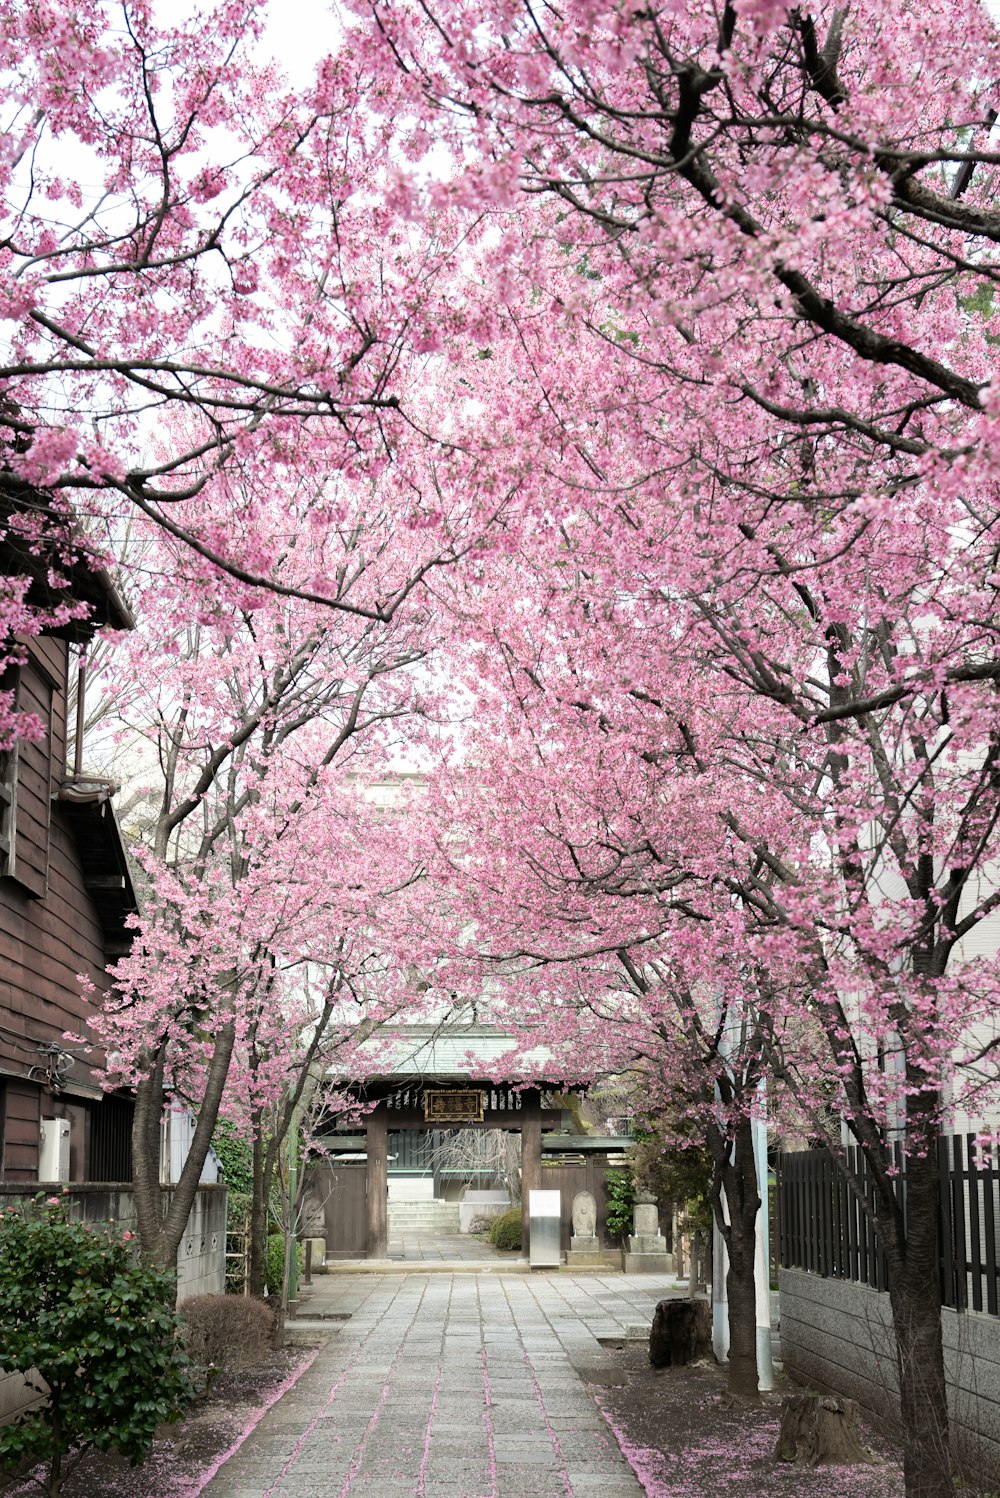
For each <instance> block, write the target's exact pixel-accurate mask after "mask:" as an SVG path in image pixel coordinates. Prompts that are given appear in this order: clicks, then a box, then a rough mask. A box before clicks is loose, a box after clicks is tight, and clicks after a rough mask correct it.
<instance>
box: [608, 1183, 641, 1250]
mask: <svg viewBox="0 0 1000 1498" xmlns="http://www.w3.org/2000/svg"><path fill="white" fill-rule="evenodd" d="M604 1189H605V1191H606V1192H607V1197H608V1215H607V1231H608V1237H609V1238H618V1239H622V1238H624V1236H625V1234H626V1233H630V1232H631V1231H632V1208H633V1207H634V1206H635V1182H634V1180H633V1179H632V1173H631V1171H628V1170H609V1171H608V1172H607V1174H606V1175H605V1177H604Z"/></svg>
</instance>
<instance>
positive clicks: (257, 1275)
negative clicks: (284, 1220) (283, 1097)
mask: <svg viewBox="0 0 1000 1498" xmlns="http://www.w3.org/2000/svg"><path fill="white" fill-rule="evenodd" d="M263 1127H264V1120H263V1112H262V1110H261V1109H260V1108H255V1109H254V1112H253V1118H252V1121H251V1128H252V1129H253V1185H252V1190H251V1196H250V1224H249V1227H250V1255H249V1265H248V1271H247V1293H248V1294H250V1295H254V1296H256V1297H257V1298H258V1299H262V1298H263V1295H264V1280H265V1272H266V1268H267V1199H268V1195H269V1187H270V1181H269V1180H268V1179H267V1171H266V1170H265V1164H266V1160H265V1156H266V1155H267V1153H268V1152H267V1150H266V1149H265V1145H264V1139H263Z"/></svg>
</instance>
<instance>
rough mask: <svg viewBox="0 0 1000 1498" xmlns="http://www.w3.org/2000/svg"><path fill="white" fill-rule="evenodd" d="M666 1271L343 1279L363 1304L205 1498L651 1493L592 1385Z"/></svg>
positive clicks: (645, 1320) (352, 1301)
mask: <svg viewBox="0 0 1000 1498" xmlns="http://www.w3.org/2000/svg"><path fill="white" fill-rule="evenodd" d="M673 1288H674V1287H673V1284H672V1282H670V1281H667V1280H663V1279H660V1278H658V1277H653V1276H645V1275H642V1276H639V1275H636V1276H630V1277H628V1278H626V1277H625V1276H623V1275H621V1274H617V1275H607V1276H605V1275H600V1274H590V1275H570V1274H567V1273H565V1272H560V1273H555V1274H545V1273H538V1272H536V1273H535V1274H533V1275H530V1276H528V1275H524V1274H520V1275H514V1274H504V1273H502V1272H499V1273H497V1274H495V1275H492V1274H491V1275H487V1276H484V1275H482V1274H475V1273H466V1274H454V1275H448V1274H436V1275H433V1274H420V1273H411V1274H408V1275H392V1276H390V1275H363V1276H362V1275H357V1276H348V1275H337V1276H330V1277H328V1278H327V1279H326V1280H325V1281H318V1282H317V1284H316V1286H315V1294H314V1296H313V1297H312V1299H311V1300H310V1302H309V1304H308V1306H306V1307H303V1310H302V1312H301V1315H302V1316H303V1317H305V1316H309V1317H310V1318H316V1317H318V1316H327V1317H334V1316H343V1315H349V1317H350V1319H349V1320H346V1321H344V1322H343V1323H342V1324H341V1326H340V1329H339V1330H338V1331H336V1332H334V1333H332V1334H330V1335H329V1336H328V1337H327V1338H326V1340H325V1343H324V1345H323V1347H322V1349H321V1351H320V1353H319V1356H318V1357H317V1359H316V1361H315V1362H314V1363H313V1365H312V1367H311V1368H310V1369H309V1371H308V1372H307V1373H306V1374H304V1375H303V1377H302V1378H301V1379H300V1380H299V1382H298V1383H297V1384H296V1385H295V1387H294V1388H293V1389H292V1390H291V1391H290V1392H289V1393H288V1394H286V1395H285V1397H284V1398H283V1399H282V1400H280V1401H279V1403H278V1404H276V1405H275V1406H274V1408H273V1409H271V1410H270V1411H269V1412H268V1413H267V1414H266V1415H265V1416H264V1418H263V1419H262V1420H261V1422H260V1424H259V1425H258V1426H257V1428H256V1430H255V1431H254V1432H253V1434H252V1435H251V1436H250V1437H249V1439H248V1440H247V1441H246V1443H245V1444H244V1445H243V1447H242V1448H241V1449H240V1451H239V1452H237V1454H236V1455H235V1456H234V1457H233V1458H232V1460H230V1461H229V1462H227V1463H226V1465H225V1466H224V1467H223V1468H222V1470H221V1472H220V1473H219V1474H218V1476H217V1477H216V1478H215V1479H214V1481H213V1482H212V1483H210V1484H209V1486H208V1487H207V1488H206V1489H205V1498H321V1495H322V1498H349V1495H350V1498H360V1495H364V1498H407V1495H413V1498H573V1495H579V1498H642V1493H643V1489H642V1487H641V1485H640V1484H639V1482H638V1480H637V1479H636V1477H635V1476H634V1475H633V1473H632V1469H631V1468H630V1467H629V1466H628V1464H627V1463H626V1461H625V1459H624V1458H623V1456H622V1454H621V1452H620V1450H619V1448H618V1445H617V1443H616V1441H615V1439H614V1436H613V1435H612V1434H611V1432H610V1430H609V1429H608V1427H607V1426H606V1424H605V1423H604V1420H603V1418H602V1416H601V1414H600V1412H599V1411H598V1409H597V1407H596V1405H595V1404H594V1401H593V1399H592V1398H591V1396H590V1394H589V1393H588V1392H587V1389H586V1387H585V1384H584V1379H588V1378H589V1379H591V1380H592V1381H595V1382H599V1381H601V1379H602V1377H603V1378H605V1379H606V1378H607V1377H608V1374H609V1370H610V1368H611V1366H612V1365H611V1360H610V1359H609V1358H608V1355H607V1354H606V1353H605V1351H604V1349H603V1347H602V1346H601V1344H600V1342H599V1340H598V1339H599V1338H601V1337H608V1338H614V1337H622V1336H623V1335H626V1334H627V1333H628V1331H629V1329H630V1328H632V1329H633V1330H634V1331H635V1330H637V1329H638V1327H639V1326H640V1325H641V1326H648V1325H649V1323H650V1321H651V1319H652V1313H653V1307H654V1306H655V1304H656V1302H657V1300H659V1299H661V1298H662V1297H663V1295H665V1294H668V1293H670V1292H671V1290H673Z"/></svg>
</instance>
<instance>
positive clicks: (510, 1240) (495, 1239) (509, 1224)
mask: <svg viewBox="0 0 1000 1498" xmlns="http://www.w3.org/2000/svg"><path fill="white" fill-rule="evenodd" d="M490 1242H491V1243H492V1244H493V1247H494V1248H507V1249H510V1248H520V1247H521V1208H520V1207H511V1209H510V1211H509V1212H505V1213H504V1214H503V1216H502V1217H497V1218H495V1219H494V1221H493V1226H492V1227H491V1228H490Z"/></svg>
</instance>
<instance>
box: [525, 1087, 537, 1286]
mask: <svg viewBox="0 0 1000 1498" xmlns="http://www.w3.org/2000/svg"><path fill="white" fill-rule="evenodd" d="M541 1184H542V1098H541V1094H540V1093H539V1092H538V1091H536V1090H535V1089H534V1088H532V1089H530V1090H526V1091H525V1092H523V1093H522V1094H521V1252H522V1254H523V1255H524V1257H525V1258H527V1257H528V1250H529V1248H530V1244H531V1222H530V1216H529V1212H528V1203H529V1201H530V1197H529V1194H528V1193H529V1192H531V1191H537V1190H539V1189H540V1188H541Z"/></svg>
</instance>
